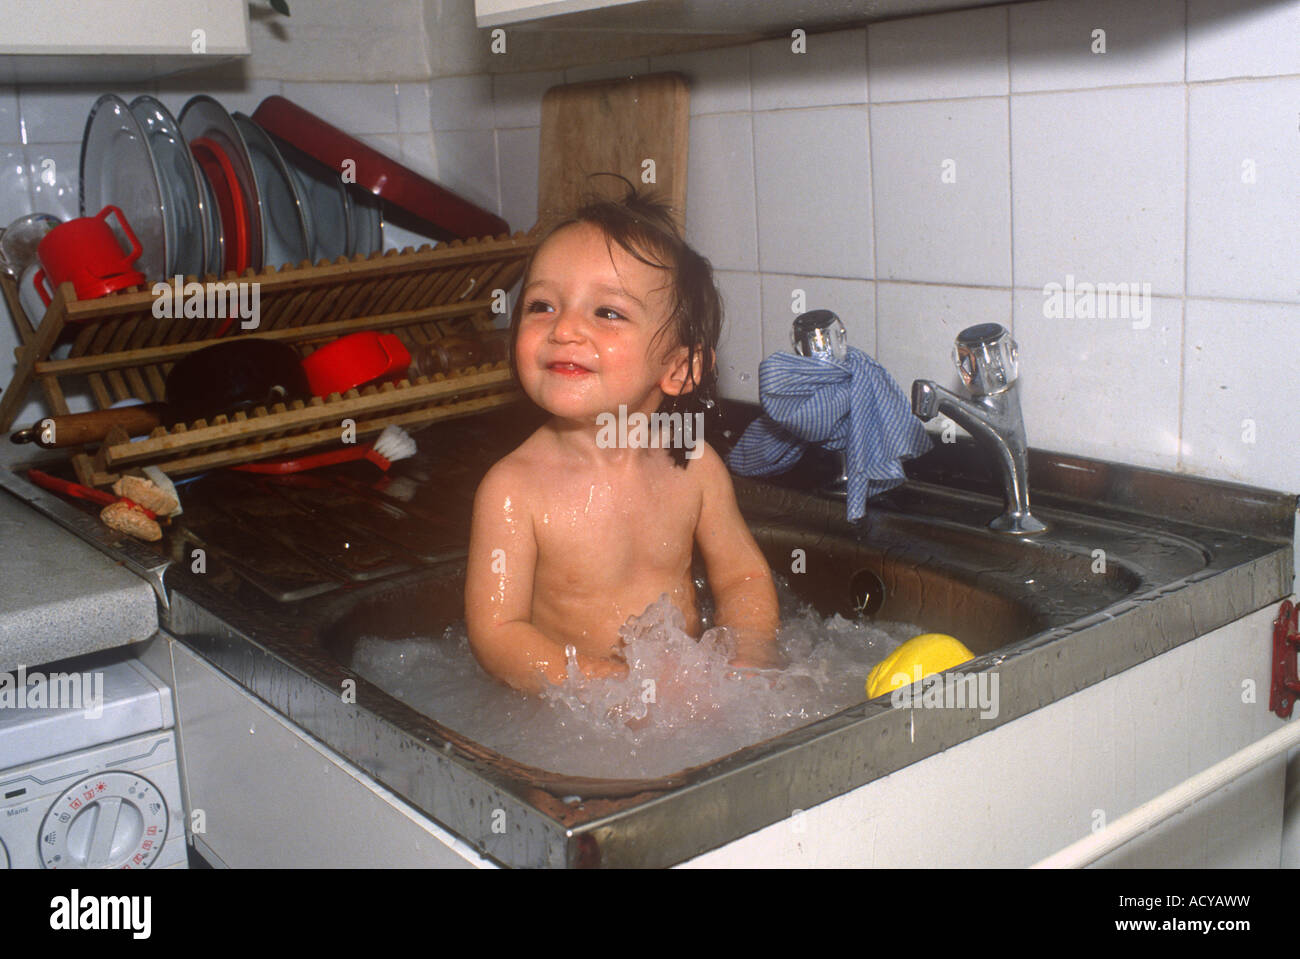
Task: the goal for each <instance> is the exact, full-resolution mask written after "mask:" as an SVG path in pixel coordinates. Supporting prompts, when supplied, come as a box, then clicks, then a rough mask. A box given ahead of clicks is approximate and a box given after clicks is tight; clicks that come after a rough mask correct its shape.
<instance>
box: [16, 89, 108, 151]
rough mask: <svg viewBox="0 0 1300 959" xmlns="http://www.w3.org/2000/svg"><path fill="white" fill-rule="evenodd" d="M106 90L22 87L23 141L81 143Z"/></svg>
mask: <svg viewBox="0 0 1300 959" xmlns="http://www.w3.org/2000/svg"><path fill="white" fill-rule="evenodd" d="M103 92H104V91H103V90H98V89H95V90H90V89H85V88H82V87H75V86H71V87H20V88H19V90H18V109H19V110H20V111H21V123H22V139H23V142H24V143H80V142H81V137H82V135H83V134H84V133H85V132H86V118H87V117H89V116H90V108H91V107H93V106H94V105H95V101H96V100H98V99H99V97H100V94H102V93H103Z"/></svg>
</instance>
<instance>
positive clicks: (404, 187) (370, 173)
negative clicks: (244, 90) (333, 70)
mask: <svg viewBox="0 0 1300 959" xmlns="http://www.w3.org/2000/svg"><path fill="white" fill-rule="evenodd" d="M253 119H254V120H256V121H257V124H258V126H260V127H261V128H262V129H263V130H266V131H267V132H268V133H273V134H275V135H276V136H277V137H279V138H280V139H282V140H285V141H287V142H289V143H291V144H292V145H293V146H295V147H297V148H298V149H299V150H301V151H302V152H303V153H306V154H307V155H308V156H310V157H314V158H315V159H317V160H319V161H320V162H321V163H324V164H326V165H327V166H329V167H330V168H331V169H332V170H334V171H335V173H341V171H342V170H343V169H344V163H345V162H346V161H351V164H350V166H351V167H352V168H354V169H355V171H356V178H357V179H356V184H357V186H358V187H361V188H362V189H365V190H369V191H370V192H371V193H373V194H375V195H376V196H378V197H380V198H381V199H383V201H384V202H385V203H387V204H390V205H391V206H395V207H398V208H400V209H402V210H405V211H406V212H407V213H409V214H411V215H412V216H415V217H418V218H419V219H421V220H423V221H424V222H425V223H426V224H428V226H429V227H430V229H431V230H432V232H433V233H434V234H435V235H439V236H443V237H450V238H458V239H469V238H470V237H485V236H496V235H498V234H500V233H507V232H509V230H510V227H509V225H508V224H507V223H506V221H505V220H503V219H501V217H499V216H496V215H495V214H492V213H489V212H487V211H486V210H483V209H481V208H480V207H477V206H475V205H474V204H473V203H470V202H469V201H468V200H463V199H461V198H460V197H458V196H456V194H454V193H452V192H451V191H450V190H445V189H443V188H442V187H440V186H438V184H436V183H434V182H433V181H432V180H428V179H426V178H424V177H422V176H420V174H418V173H416V172H415V171H414V170H412V169H410V168H408V167H405V166H403V165H402V164H400V163H398V162H397V161H396V160H392V159H390V158H388V157H386V156H384V155H383V154H382V153H380V152H379V151H378V150H374V149H372V148H371V147H368V146H366V145H365V144H364V143H362V142H361V141H360V140H357V139H355V138H353V137H350V136H348V135H347V134H346V133H344V132H343V131H342V130H340V129H338V128H337V127H333V126H331V125H330V124H328V123H326V122H325V121H324V120H322V119H321V118H320V117H318V116H316V115H315V114H314V113H309V112H308V111H306V110H304V109H303V108H302V107H300V106H298V105H297V104H296V103H293V102H292V101H290V100H286V99H285V98H284V97H280V96H272V97H267V98H266V99H265V100H263V101H262V102H261V104H259V105H258V108H257V109H256V110H255V111H254V112H253Z"/></svg>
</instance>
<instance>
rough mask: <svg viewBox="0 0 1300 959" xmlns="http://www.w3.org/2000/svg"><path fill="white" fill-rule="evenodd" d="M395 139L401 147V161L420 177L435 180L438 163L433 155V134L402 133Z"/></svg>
mask: <svg viewBox="0 0 1300 959" xmlns="http://www.w3.org/2000/svg"><path fill="white" fill-rule="evenodd" d="M397 139H398V141H399V142H400V143H401V146H402V155H401V161H402V162H403V163H404V164H406V165H407V166H409V167H410V168H411V169H412V170H414V171H415V172H416V173H418V174H420V175H421V176H425V177H428V178H429V179H430V180H433V179H436V178H437V173H438V161H437V158H436V157H435V156H434V153H433V134H432V133H402V134H399V135H398V137H397Z"/></svg>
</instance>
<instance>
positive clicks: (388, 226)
mask: <svg viewBox="0 0 1300 959" xmlns="http://www.w3.org/2000/svg"><path fill="white" fill-rule="evenodd" d="M426 244H427V245H429V246H437V242H436V241H435V240H434V239H433V238H432V237H428V236H425V235H424V234H423V233H415V232H413V231H411V230H408V229H406V228H405V227H400V226H398V225H396V224H395V223H393V222H392V221H390V220H385V221H384V249H385V250H404V249H406V248H407V247H408V246H409V247H412V248H414V249H417V250H418V249H419V248H420V247H422V246H425V245H426Z"/></svg>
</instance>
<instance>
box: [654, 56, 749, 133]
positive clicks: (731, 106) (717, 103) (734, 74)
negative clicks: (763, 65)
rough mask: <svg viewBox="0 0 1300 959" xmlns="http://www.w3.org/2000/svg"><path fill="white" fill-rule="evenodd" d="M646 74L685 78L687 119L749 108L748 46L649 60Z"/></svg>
mask: <svg viewBox="0 0 1300 959" xmlns="http://www.w3.org/2000/svg"><path fill="white" fill-rule="evenodd" d="M650 70H651V71H652V72H653V73H664V72H669V71H672V72H676V73H681V74H684V75H685V76H686V79H687V81H688V82H689V84H690V89H691V116H699V115H700V114H703V113H733V112H736V111H738V110H748V109H749V108H750V97H749V47H748V46H737V47H724V48H722V49H720V50H696V51H693V52H691V53H677V54H673V55H671V56H663V57H651V58H650Z"/></svg>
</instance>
